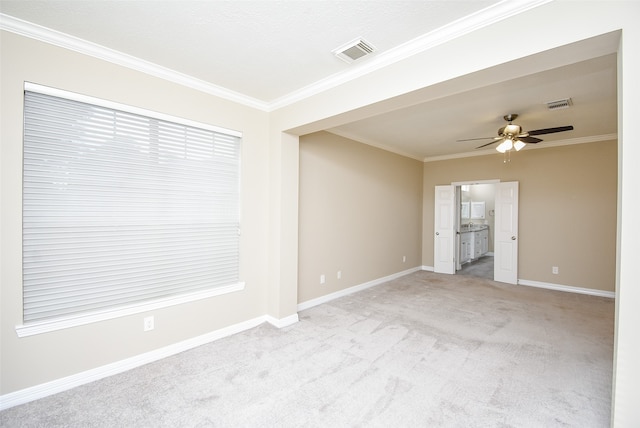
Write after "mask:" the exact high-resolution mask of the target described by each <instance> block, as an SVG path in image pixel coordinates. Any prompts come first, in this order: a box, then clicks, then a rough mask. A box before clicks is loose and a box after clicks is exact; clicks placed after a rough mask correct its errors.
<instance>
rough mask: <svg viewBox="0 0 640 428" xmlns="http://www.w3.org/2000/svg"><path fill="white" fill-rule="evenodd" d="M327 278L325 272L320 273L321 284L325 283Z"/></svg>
mask: <svg viewBox="0 0 640 428" xmlns="http://www.w3.org/2000/svg"><path fill="white" fill-rule="evenodd" d="M325 279H326V278H325V277H324V274H322V275H320V284H324V281H325Z"/></svg>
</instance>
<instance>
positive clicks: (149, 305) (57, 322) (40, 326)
mask: <svg viewBox="0 0 640 428" xmlns="http://www.w3.org/2000/svg"><path fill="white" fill-rule="evenodd" d="M242 290H244V282H239V283H237V284H231V285H227V286H224V287H217V288H214V289H212V290H207V291H201V292H197V293H190V294H184V295H181V296H172V297H167V298H165V299H158V300H154V301H151V302H145V303H142V304H137V305H132V306H127V307H122V308H118V309H110V310H106V311H103V312H92V313H88V314H85V315H78V316H73V317H66V318H56V319H54V320H48V321H41V322H34V323H28V324H23V325H17V326H16V333H17V334H18V337H28V336H34V335H36V334H42V333H49V332H52V331H56V330H62V329H65V328H70V327H77V326H81V325H85V324H91V323H94V322H99V321H106V320H110V319H114V318H120V317H124V316H127V315H133V314H139V313H142V312H148V311H153V310H156V309H161V308H166V307H169V306H175V305H179V304H182V303H188V302H193V301H196V300H202V299H206V298H209V297H214V296H220V295H222V294H228V293H233V292H235V291H242Z"/></svg>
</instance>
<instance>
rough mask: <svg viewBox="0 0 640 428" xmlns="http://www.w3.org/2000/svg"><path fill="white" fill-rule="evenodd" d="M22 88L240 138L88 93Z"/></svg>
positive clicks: (27, 85)
mask: <svg viewBox="0 0 640 428" xmlns="http://www.w3.org/2000/svg"><path fill="white" fill-rule="evenodd" d="M24 90H25V91H29V92H36V93H38V94H43V95H50V96H52V97H58V98H64V99H66V100H71V101H77V102H80V103H85V104H92V105H96V106H100V107H105V108H109V109H112V110H120V111H124V112H128V113H133V114H137V115H140V116H145V117H152V118H154V119H160V120H165V121H167V122H174V123H179V124H181V125H186V126H191V127H194V128H201V129H206V130H208V131H213V132H219V133H222V134H226V135H231V136H234V137H240V138H242V132H240V131H236V130H233V129H228V128H222V127H220V126H215V125H210V124H208V123H203V122H197V121H195V120H191V119H185V118H183V117H178V116H172V115H170V114H165V113H160V112H157V111H153V110H147V109H144V108H140V107H135V106H131V105H128V104H122V103H117V102H115V101H109V100H105V99H102V98H96V97H91V96H89V95H84V94H79V93H77V92H71V91H65V90H64V89H58V88H52V87H50V86H44V85H39V84H37V83H32V82H24Z"/></svg>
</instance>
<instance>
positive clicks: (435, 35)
mask: <svg viewBox="0 0 640 428" xmlns="http://www.w3.org/2000/svg"><path fill="white" fill-rule="evenodd" d="M550 1H552V0H523V1H518V2H514V1H510V0H503V1H500V2H498V3H496V4H494V5H491V6H489V7H487V8H485V9H482V10H480V11H478V12H476V13H473V14H471V15H468V16H465V17H463V18H461V19H459V20H457V21H454V22H451V23H449V24H447V25H445V26H443V27H440V28H437V29H435V30H433V31H431V32H430V33H426V34H423V35H421V36H419V37H416V38H415V39H413V40H410V41H408V42H406V43H404V44H402V45H400V46H398V47H396V48H394V49H390V50H388V51H384V52H376V55H375V56H372V57H371V58H370V59H369V60H368V61H367V62H365V63H363V64H362V65H360V66H357V67H351V68H349V69H347V70H345V71H344V72H341V73H336V74H334V75H333V76H329V77H327V78H325V79H322V80H319V81H317V82H315V83H313V84H311V85H309V86H306V87H304V88H302V89H299V90H297V91H294V92H292V93H290V94H287V95H285V96H283V97H281V98H278V99H276V100H275V101H272V102H270V103H269V110H270V111H273V110H276V109H279V108H282V107H286V106H288V105H290V104H293V103H295V102H298V101H301V100H303V99H305V98H309V97H311V96H314V95H317V94H319V93H321V92H324V91H327V90H329V89H332V88H335V87H337V86H340V85H342V84H344V83H347V82H349V81H352V80H354V79H357V78H359V77H362V76H364V75H366V74H369V73H371V72H374V71H376V70H379V69H381V68H384V67H387V66H389V65H391V64H395V63H397V62H399V61H402V60H404V59H406V58H409V57H411V56H413V55H416V54H419V53H421V52H424V51H427V50H429V49H432V48H434V47H436V46H439V45H442V44H445V43H447V42H449V41H451V40H455V39H457V38H458V37H462V36H464V35H466V34H468V33H471V32H473V31H476V30H478V29H481V28H483V27H487V26H490V25H494V24H495V23H497V22H498V21H501V20H503V19H508V18H510V17H512V16H515V15H518V14H520V13H523V12H525V11H527V10H529V9H533V8H535V7H538V6H541V5H543V4H545V3H549V2H550Z"/></svg>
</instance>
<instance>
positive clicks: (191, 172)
mask: <svg viewBox="0 0 640 428" xmlns="http://www.w3.org/2000/svg"><path fill="white" fill-rule="evenodd" d="M239 165H240V135H239V134H238V133H234V132H233V131H230V132H229V133H224V132H220V131H219V130H218V128H215V129H214V130H212V129H200V128H198V127H194V126H190V125H184V124H180V123H173V122H171V121H167V120H163V119H158V118H154V117H147V116H144V115H141V114H137V113H131V112H127V111H122V110H117V109H113V108H109V107H104V106H100V105H93V104H90V103H86V102H79V101H76V100H72V99H66V98H61V97H58V96H52V95H48V94H43V93H38V92H33V91H29V90H26V91H25V111H24V178H23V292H24V296H23V302H24V312H23V314H24V322H25V324H28V323H33V322H41V321H43V320H44V321H46V320H52V319H54V320H55V319H59V318H69V317H76V316H78V315H81V314H86V313H92V312H100V311H109V310H113V309H114V308H120V307H127V306H131V305H136V304H140V303H141V302H148V301H153V300H155V299H162V298H167V297H171V296H176V295H184V294H188V293H197V292H200V291H203V290H208V289H211V288H216V287H223V286H227V285H230V284H235V283H238V282H239V215H240V214H239Z"/></svg>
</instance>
